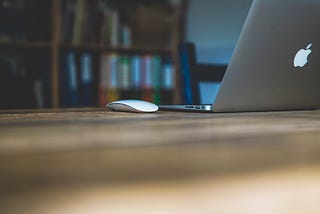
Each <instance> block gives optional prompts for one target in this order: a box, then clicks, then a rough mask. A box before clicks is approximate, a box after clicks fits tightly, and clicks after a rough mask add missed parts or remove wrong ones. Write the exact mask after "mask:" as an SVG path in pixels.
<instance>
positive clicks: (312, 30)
mask: <svg viewBox="0 0 320 214" xmlns="http://www.w3.org/2000/svg"><path fill="white" fill-rule="evenodd" d="M319 24H320V1H318V0H281V1H279V0H255V1H254V2H253V4H252V6H251V9H250V12H249V14H248V17H247V20H246V22H245V25H244V27H243V30H242V33H241V35H240V38H239V41H238V44H237V47H236V49H235V51H234V53H233V56H232V59H231V61H230V64H229V66H228V68H227V72H226V74H225V76H224V78H223V81H222V83H221V87H220V90H219V93H218V95H217V98H216V100H215V103H214V104H213V110H214V111H216V112H235V111H236V112H238V111H266V110H267V111H268V110H295V109H314V108H319V106H320V95H319V94H320V93H319V92H320V84H319V82H320V27H319V26H320V25H319Z"/></svg>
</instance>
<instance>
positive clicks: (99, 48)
mask: <svg viewBox="0 0 320 214" xmlns="http://www.w3.org/2000/svg"><path fill="white" fill-rule="evenodd" d="M60 48H62V49H83V50H91V51H108V52H119V53H159V54H171V51H172V50H171V49H170V48H168V47H143V46H133V47H110V46H106V45H99V44H71V43H63V44H60Z"/></svg>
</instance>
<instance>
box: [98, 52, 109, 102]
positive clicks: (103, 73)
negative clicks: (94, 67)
mask: <svg viewBox="0 0 320 214" xmlns="http://www.w3.org/2000/svg"><path fill="white" fill-rule="evenodd" d="M108 58H109V55H108V54H105V53H103V54H102V55H101V57H100V68H99V92H98V93H99V95H98V96H99V106H100V107H103V106H104V105H105V104H106V102H107V87H108V61H109V59H108Z"/></svg>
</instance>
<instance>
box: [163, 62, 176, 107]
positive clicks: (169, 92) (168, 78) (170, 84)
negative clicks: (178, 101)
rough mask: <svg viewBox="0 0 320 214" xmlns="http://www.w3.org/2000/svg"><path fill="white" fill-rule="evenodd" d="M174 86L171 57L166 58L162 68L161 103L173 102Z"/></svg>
mask: <svg viewBox="0 0 320 214" xmlns="http://www.w3.org/2000/svg"><path fill="white" fill-rule="evenodd" d="M174 84H175V76H174V66H173V61H172V59H171V57H166V58H165V59H164V62H163V66H162V78H161V102H162V103H163V104H170V103H172V101H173V89H174Z"/></svg>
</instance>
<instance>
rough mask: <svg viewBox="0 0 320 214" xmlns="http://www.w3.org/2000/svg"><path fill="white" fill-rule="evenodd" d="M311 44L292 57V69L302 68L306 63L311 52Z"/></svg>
mask: <svg viewBox="0 0 320 214" xmlns="http://www.w3.org/2000/svg"><path fill="white" fill-rule="evenodd" d="M311 46H312V43H311V44H310V45H308V47H307V48H306V49H301V50H299V51H298V53H297V54H296V56H295V57H294V67H301V68H302V67H304V66H305V65H306V64H307V63H308V56H309V54H311V52H312V50H310V48H311Z"/></svg>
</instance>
